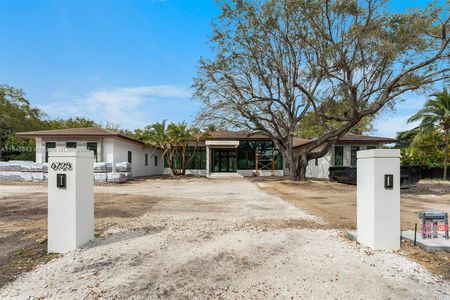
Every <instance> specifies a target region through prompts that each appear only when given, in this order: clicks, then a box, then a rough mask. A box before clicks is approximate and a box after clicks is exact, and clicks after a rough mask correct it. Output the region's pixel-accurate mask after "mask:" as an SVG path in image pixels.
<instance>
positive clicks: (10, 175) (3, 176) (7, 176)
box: [0, 172, 21, 180]
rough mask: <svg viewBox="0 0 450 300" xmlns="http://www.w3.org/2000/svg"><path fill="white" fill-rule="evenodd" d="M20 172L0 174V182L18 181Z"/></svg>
mask: <svg viewBox="0 0 450 300" xmlns="http://www.w3.org/2000/svg"><path fill="white" fill-rule="evenodd" d="M20 179H21V172H0V180H20Z"/></svg>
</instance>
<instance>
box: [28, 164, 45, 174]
mask: <svg viewBox="0 0 450 300" xmlns="http://www.w3.org/2000/svg"><path fill="white" fill-rule="evenodd" d="M30 168H31V172H43V166H42V163H35V162H33V163H31V164H30Z"/></svg>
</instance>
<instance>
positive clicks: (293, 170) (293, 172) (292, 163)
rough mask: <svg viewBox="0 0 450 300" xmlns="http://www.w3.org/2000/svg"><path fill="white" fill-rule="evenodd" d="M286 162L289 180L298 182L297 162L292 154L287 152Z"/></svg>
mask: <svg viewBox="0 0 450 300" xmlns="http://www.w3.org/2000/svg"><path fill="white" fill-rule="evenodd" d="M286 160H287V162H288V164H289V173H290V176H291V179H292V180H293V181H298V180H300V176H299V173H298V164H297V160H296V159H295V157H294V155H293V153H292V152H289V151H287V152H286Z"/></svg>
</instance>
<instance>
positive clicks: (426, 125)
mask: <svg viewBox="0 0 450 300" xmlns="http://www.w3.org/2000/svg"><path fill="white" fill-rule="evenodd" d="M408 121H409V122H415V121H420V125H419V129H420V130H421V132H427V131H438V132H443V133H444V140H445V147H444V175H443V179H447V166H448V151H449V149H448V143H449V132H450V94H449V93H448V90H447V89H444V90H443V91H442V92H438V93H433V94H432V95H431V99H429V100H427V101H426V102H425V105H424V107H423V108H422V109H421V110H419V111H418V112H417V113H415V114H414V115H413V116H411V117H410V118H409V120H408ZM418 137H419V138H420V133H419V134H418Z"/></svg>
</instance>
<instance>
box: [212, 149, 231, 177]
mask: <svg viewBox="0 0 450 300" xmlns="http://www.w3.org/2000/svg"><path fill="white" fill-rule="evenodd" d="M211 156H212V164H211V172H236V149H212V150H211Z"/></svg>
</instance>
